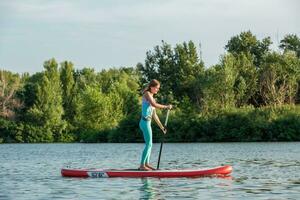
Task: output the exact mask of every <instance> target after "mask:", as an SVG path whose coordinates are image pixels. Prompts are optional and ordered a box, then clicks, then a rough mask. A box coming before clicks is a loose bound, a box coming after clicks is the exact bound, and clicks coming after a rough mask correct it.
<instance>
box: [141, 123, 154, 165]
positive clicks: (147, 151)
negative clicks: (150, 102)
mask: <svg viewBox="0 0 300 200" xmlns="http://www.w3.org/2000/svg"><path fill="white" fill-rule="evenodd" d="M140 128H141V130H142V132H143V135H144V140H145V148H144V151H143V154H142V160H141V166H142V165H143V166H145V164H146V163H149V160H150V155H151V148H152V129H151V122H150V121H143V120H141V122H140Z"/></svg>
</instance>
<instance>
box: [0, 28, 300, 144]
mask: <svg viewBox="0 0 300 200" xmlns="http://www.w3.org/2000/svg"><path fill="white" fill-rule="evenodd" d="M271 43H272V42H271V40H270V38H269V37H267V38H264V39H262V40H258V39H257V38H256V36H255V35H253V34H252V33H251V32H250V31H248V32H242V33H240V34H239V35H237V36H234V37H232V38H231V39H230V40H229V41H228V43H227V45H226V47H225V48H226V49H227V51H228V52H226V53H225V54H224V55H222V56H221V59H220V61H219V63H217V64H216V65H213V66H211V67H209V68H205V67H204V63H203V61H202V60H201V59H199V57H200V56H198V53H197V48H196V46H195V44H194V43H193V42H192V41H189V42H183V43H180V44H176V45H175V46H174V47H172V46H171V45H170V44H167V43H166V42H164V41H163V42H162V44H161V45H160V46H159V45H158V46H155V47H154V49H153V50H152V51H148V52H147V54H146V59H145V64H141V63H139V64H137V67H136V68H130V67H122V68H119V69H116V68H111V69H108V70H102V71H101V72H96V71H95V70H94V69H93V68H83V69H77V70H75V69H74V66H73V64H72V62H69V61H64V62H62V63H61V64H60V68H59V67H58V64H57V62H56V61H55V60H54V59H51V60H48V61H46V62H45V63H44V68H45V70H44V71H43V72H37V73H35V74H33V75H29V74H28V73H25V74H23V75H18V74H14V73H11V72H8V71H1V74H0V75H1V79H0V107H1V109H2V110H0V111H1V113H0V114H1V116H0V143H1V142H73V141H78V142H143V137H142V133H141V131H140V130H139V126H138V125H139V124H138V123H139V120H140V112H141V110H140V109H141V108H140V107H141V96H142V94H141V91H142V90H143V89H144V87H145V84H147V83H148V82H149V81H150V80H151V79H158V80H159V81H160V82H161V90H160V92H159V94H158V95H157V96H155V98H156V99H157V101H158V102H159V103H162V104H167V103H171V104H173V105H175V106H174V109H173V110H172V112H171V115H170V120H169V126H168V127H169V128H168V134H167V135H166V136H165V138H166V140H167V141H171V142H215V141H217V142H219V141H220V142H221V141H299V139H300V138H299V137H300V134H299V130H300V129H299V124H300V121H299V113H300V107H299V106H298V105H296V106H295V104H298V103H299V102H300V59H299V51H298V50H299V44H300V43H299V38H298V36H296V35H287V36H285V38H284V39H283V40H281V43H280V48H281V49H283V51H282V53H279V52H271V51H270V50H269V46H270V44H271ZM254 106H255V107H254ZM157 113H158V115H159V116H160V118H161V120H162V121H163V120H164V116H165V111H161V110H158V111H157ZM152 127H153V140H154V141H155V142H159V141H160V140H161V139H162V137H163V135H162V133H161V130H159V128H158V126H156V125H154V123H153V126H152Z"/></svg>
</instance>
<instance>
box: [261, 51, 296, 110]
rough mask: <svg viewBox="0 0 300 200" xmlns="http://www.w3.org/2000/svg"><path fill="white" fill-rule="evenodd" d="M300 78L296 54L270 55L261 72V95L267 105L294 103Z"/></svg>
mask: <svg viewBox="0 0 300 200" xmlns="http://www.w3.org/2000/svg"><path fill="white" fill-rule="evenodd" d="M299 76H300V62H299V59H298V58H297V57H296V55H295V54H293V53H291V52H288V53H284V54H282V55H281V54H278V53H275V52H273V53H270V54H269V55H267V57H266V60H265V62H264V65H263V66H262V68H261V72H260V86H259V88H260V93H261V95H262V97H263V100H264V103H265V104H266V105H283V104H284V103H289V104H291V103H294V100H295V97H296V92H297V89H298V83H297V80H299Z"/></svg>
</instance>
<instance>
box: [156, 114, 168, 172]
mask: <svg viewBox="0 0 300 200" xmlns="http://www.w3.org/2000/svg"><path fill="white" fill-rule="evenodd" d="M169 113H170V110H168V111H167V116H166V120H165V128H166V127H167V124H168V119H169ZM163 145H164V137H163V139H162V141H161V143H160V149H159V155H158V162H157V168H156V169H159V163H160V157H161V151H162V148H163Z"/></svg>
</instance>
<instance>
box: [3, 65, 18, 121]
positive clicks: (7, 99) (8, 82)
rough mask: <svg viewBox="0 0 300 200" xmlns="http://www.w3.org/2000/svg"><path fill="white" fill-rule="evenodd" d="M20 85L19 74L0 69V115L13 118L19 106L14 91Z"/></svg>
mask: <svg viewBox="0 0 300 200" xmlns="http://www.w3.org/2000/svg"><path fill="white" fill-rule="evenodd" d="M19 87H20V76H19V74H14V73H11V72H9V71H5V70H0V117H6V118H10V119H12V120H13V119H14V118H15V111H16V109H19V108H20V107H21V103H20V101H19V99H18V98H17V97H16V91H17V90H18V89H19Z"/></svg>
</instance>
